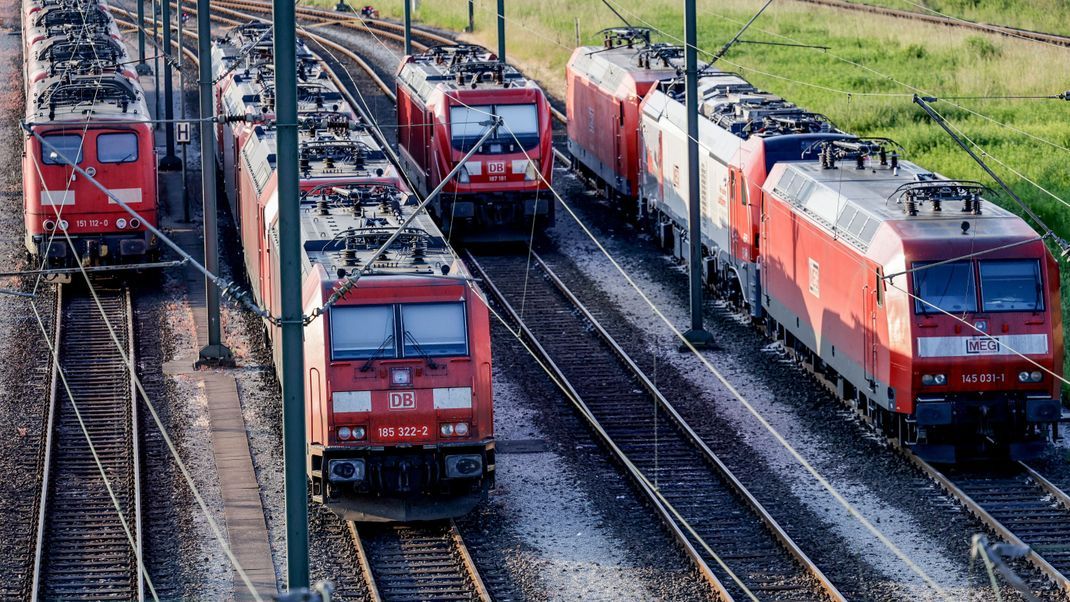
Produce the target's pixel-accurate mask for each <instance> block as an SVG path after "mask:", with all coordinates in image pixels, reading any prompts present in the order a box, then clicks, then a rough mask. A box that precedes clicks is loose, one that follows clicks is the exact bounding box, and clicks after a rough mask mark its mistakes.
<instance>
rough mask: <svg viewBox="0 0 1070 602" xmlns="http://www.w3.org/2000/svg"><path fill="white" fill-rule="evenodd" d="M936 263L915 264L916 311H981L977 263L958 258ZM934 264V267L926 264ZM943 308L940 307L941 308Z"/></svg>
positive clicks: (933, 312)
mask: <svg viewBox="0 0 1070 602" xmlns="http://www.w3.org/2000/svg"><path fill="white" fill-rule="evenodd" d="M933 263H935V262H918V263H915V264H914V269H915V272H914V294H915V295H916V296H917V297H918V299H915V301H914V308H915V311H916V312H917V313H919V314H936V313H941V310H943V311H946V312H948V313H966V312H975V311H977V286H976V283H975V282H974V277H973V263H972V262H969V261H955V262H951V263H942V264H939V265H932V264H933ZM926 266H931V267H926ZM938 308H939V309H938Z"/></svg>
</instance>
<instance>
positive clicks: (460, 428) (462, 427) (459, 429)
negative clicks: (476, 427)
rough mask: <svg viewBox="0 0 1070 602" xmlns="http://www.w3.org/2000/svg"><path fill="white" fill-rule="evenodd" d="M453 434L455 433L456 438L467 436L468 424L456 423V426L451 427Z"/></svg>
mask: <svg viewBox="0 0 1070 602" xmlns="http://www.w3.org/2000/svg"><path fill="white" fill-rule="evenodd" d="M453 432H454V433H457V436H458V437H465V436H467V435H468V423H467V422H458V423H457V424H455V425H453Z"/></svg>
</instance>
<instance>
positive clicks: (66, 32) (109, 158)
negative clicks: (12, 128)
mask: <svg viewBox="0 0 1070 602" xmlns="http://www.w3.org/2000/svg"><path fill="white" fill-rule="evenodd" d="M23 24H24V29H23V34H24V35H23V40H24V41H25V48H24V49H23V51H24V52H23V56H24V61H25V63H24V67H25V69H24V71H25V76H26V77H25V81H26V123H27V125H28V127H29V128H31V129H32V131H33V132H34V133H35V134H37V135H39V136H41V137H42V138H44V140H45V141H47V143H48V144H47V145H44V144H42V143H41V141H40V140H39V139H38V138H37V137H36V136H34V135H27V137H26V139H25V150H24V156H23V166H22V173H23V181H24V214H25V222H26V248H27V250H28V251H29V252H30V254H31V255H33V256H34V257H37V258H39V259H40V260H45V261H47V263H48V264H49V265H68V264H70V263H72V262H73V261H74V260H75V257H77V258H79V259H80V261H81V262H82V263H84V264H99V263H120V262H133V261H140V260H143V259H145V258H146V257H147V256H149V255H150V254H152V253H153V252H154V251H155V246H156V241H155V238H154V237H153V236H152V235H151V234H150V233H149V232H148V231H147V229H146V228H145V225H146V224H152V225H155V223H156V211H157V192H156V162H157V157H156V149H155V141H154V135H153V128H152V124H151V122H150V119H151V117H150V116H149V112H148V107H147V106H146V104H145V94H144V91H143V90H142V88H141V85H140V83H139V82H138V79H137V75H136V74H135V73H134V71H133V69H132V65H133V62H132V61H131V57H130V55H129V53H128V52H127V50H126V47H125V46H124V45H123V43H122V40H121V37H120V35H119V32H118V29H117V28H116V25H115V21H114V19H113V18H112V17H111V13H110V11H109V9H108V7H107V5H106V4H104V3H98V2H95V1H78V2H58V1H53V0H46V1H43V2H42V1H38V0H28V1H27V2H25V3H24V5H23ZM48 145H51V147H52V148H49V146H48ZM67 160H69V161H71V162H74V163H76V164H77V165H78V167H80V168H81V169H82V170H84V171H85V173H87V174H88V175H89V177H88V178H87V177H84V176H83V175H81V174H79V173H78V172H76V171H75V170H74V169H73V168H72V167H71V166H70V165H69V164H68V162H67ZM90 178H92V179H93V180H96V182H97V184H99V185H100V186H103V187H104V188H106V189H107V190H109V191H110V192H111V194H113V195H114V196H115V197H116V198H118V199H120V200H121V201H122V202H124V203H127V204H129V205H130V207H132V208H133V209H134V210H136V211H137V212H138V214H139V215H140V217H133V216H131V215H130V214H129V213H128V212H127V211H125V210H124V209H123V208H122V207H121V206H120V205H119V204H118V203H116V202H115V201H114V200H112V198H111V197H109V196H108V195H107V194H105V193H104V192H103V191H101V190H100V188H99V187H98V186H97V185H96V184H94V183H93V182H92V181H90ZM68 237H69V239H70V242H69V243H68V240H67V239H68Z"/></svg>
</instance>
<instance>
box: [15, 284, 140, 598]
mask: <svg viewBox="0 0 1070 602" xmlns="http://www.w3.org/2000/svg"><path fill="white" fill-rule="evenodd" d="M30 308H31V309H32V311H33V314H34V318H35V319H36V321H37V325H38V328H39V329H40V331H41V336H42V337H43V338H44V340H45V344H46V345H47V346H48V351H49V354H50V355H51V357H52V361H53V362H54V363H55V364H56V374H57V376H59V379H60V383H61V384H62V385H63V389H64V391H65V392H66V393H67V399H68V400H69V401H70V402H71V408H72V409H73V410H74V416H75V418H76V419H77V421H78V428H79V430H80V431H81V432H82V436H83V437H84V438H85V441H86V446H87V447H88V448H89V454H90V455H91V456H92V458H93V464H94V465H95V466H96V467H97V472H99V473H100V478H101V479H102V480H103V481H104V488H105V489H106V490H107V492H108V498H109V499H110V500H111V503H112V506H113V507H114V508H115V512H116V514H117V515H118V516H119V523H120V524H121V525H122V528H123V534H124V535H125V536H126V540H127V542H128V543H129V544H130V549H131V551H133V553H134V558H135V561H136V562H137V565H138V572H139V573H140V574H141V576H142V577H144V579H145V583H146V585H148V587H149V593H150V595H152V599H153V600H157V601H158V600H159V599H160V598H159V596H158V595H157V594H156V587H155V586H154V585H153V583H152V578H151V576H150V575H149V571H148V568H146V567H145V562H144V558H143V555H142V550H141V546H139V545H138V543H137V541H136V540H135V538H134V534H133V533H132V531H131V526H130V521H129V520H128V518H127V516H126V513H125V512H123V508H122V505H121V504H120V503H119V498H118V496H117V495H116V493H115V489H114V488H113V487H112V483H111V479H109V478H108V471H107V470H106V469H105V468H104V464H103V463H102V462H101V460H100V454H99V453H97V447H96V445H95V444H94V443H93V437H92V436H91V435H90V434H89V428H88V427H87V426H86V424H85V418H84V417H83V416H82V410H81V409H80V408H79V407H78V400H77V398H76V397H75V395H74V392H73V391H72V390H71V386H70V383H68V382H67V375H66V373H65V372H64V370H63V366H62V365H60V361H59V343H60V341H59V339H56V340H54V341H53V340H52V338H51V337H49V336H48V330H47V329H46V328H45V324H44V320H43V319H42V318H41V313H40V312H39V311H38V309H37V304H36V302H35V300H31V301H30ZM124 363H126V364H127V366H128V368H129V369H130V370H131V374H132V373H133V366H132V365H130V363H129V362H128V361H126V359H125V358H124ZM139 528H140V526H139Z"/></svg>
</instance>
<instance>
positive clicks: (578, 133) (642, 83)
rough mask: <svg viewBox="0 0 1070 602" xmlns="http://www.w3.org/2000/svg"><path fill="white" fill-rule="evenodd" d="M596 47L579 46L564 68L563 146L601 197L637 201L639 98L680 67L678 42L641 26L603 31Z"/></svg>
mask: <svg viewBox="0 0 1070 602" xmlns="http://www.w3.org/2000/svg"><path fill="white" fill-rule="evenodd" d="M603 34H604V40H605V41H604V44H603V45H602V47H580V48H577V49H576V50H575V52H573V53H572V57H571V58H570V59H569V62H568V65H567V67H566V70H565V83H566V86H567V95H566V101H567V103H568V106H567V108H566V110H567V112H568V115H569V120H568V151H569V157H570V158H571V159H572V165H573V167H574V168H575V169H576V170H577V171H580V172H583V173H584V174H586V175H588V176H592V177H593V178H594V179H595V180H596V181H597V182H598V183H599V184H600V185H602V186H604V188H603V189H604V191H605V193H606V196H607V197H612V198H618V199H621V200H623V201H624V203H623V204H630V205H632V206H633V207H634V206H635V205H637V203H636V202H635V201H637V200H638V198H639V102H640V101H641V100H643V97H644V96H646V93H647V92H648V91H649V90H650V88H651V87H652V86H653V85H655V84H656V83H657V82H659V81H662V80H664V79H669V78H672V77H675V76H677V75H679V74H680V73H682V72H683V47H681V46H670V45H667V44H654V43H651V41H650V30H649V29H646V28H635V27H627V28H614V29H607V30H605V31H604V32H603Z"/></svg>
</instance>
